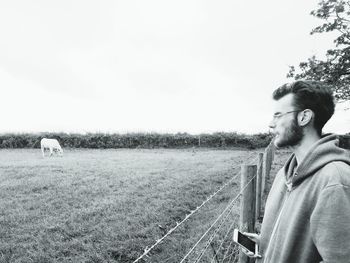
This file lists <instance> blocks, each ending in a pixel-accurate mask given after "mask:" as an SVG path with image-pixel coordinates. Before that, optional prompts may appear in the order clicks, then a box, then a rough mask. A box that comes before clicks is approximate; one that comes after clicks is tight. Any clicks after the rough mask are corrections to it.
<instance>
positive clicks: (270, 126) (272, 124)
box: [269, 119, 276, 129]
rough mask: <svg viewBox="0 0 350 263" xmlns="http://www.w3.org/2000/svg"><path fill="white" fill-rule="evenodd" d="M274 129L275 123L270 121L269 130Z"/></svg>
mask: <svg viewBox="0 0 350 263" xmlns="http://www.w3.org/2000/svg"><path fill="white" fill-rule="evenodd" d="M275 127H276V124H275V121H274V120H273V119H272V120H271V121H270V123H269V128H270V129H274V128H275Z"/></svg>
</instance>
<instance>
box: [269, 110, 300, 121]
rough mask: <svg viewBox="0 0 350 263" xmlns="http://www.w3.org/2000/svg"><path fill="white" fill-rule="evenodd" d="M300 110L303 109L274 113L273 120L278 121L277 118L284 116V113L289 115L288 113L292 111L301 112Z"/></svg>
mask: <svg viewBox="0 0 350 263" xmlns="http://www.w3.org/2000/svg"><path fill="white" fill-rule="evenodd" d="M299 111H301V110H291V111H287V112H284V113H280V112H279V113H275V114H274V115H273V121H276V120H278V119H279V118H281V117H282V116H284V115H287V114H289V113H292V112H299Z"/></svg>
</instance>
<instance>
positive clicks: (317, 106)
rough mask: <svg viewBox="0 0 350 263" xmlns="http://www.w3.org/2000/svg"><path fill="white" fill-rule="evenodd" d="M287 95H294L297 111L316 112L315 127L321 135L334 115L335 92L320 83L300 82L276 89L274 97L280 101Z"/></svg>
mask: <svg viewBox="0 0 350 263" xmlns="http://www.w3.org/2000/svg"><path fill="white" fill-rule="evenodd" d="M287 94H294V106H295V107H296V108H297V109H301V110H304V109H310V110H312V111H313V112H314V114H315V118H314V127H315V129H316V131H317V132H318V134H319V135H321V133H322V128H323V126H324V125H325V124H326V122H327V121H328V120H329V119H330V118H331V117H332V115H333V113H334V108H335V104H334V98H333V92H332V90H331V88H330V87H329V86H327V85H326V84H324V83H322V82H319V81H309V80H298V81H296V82H293V83H289V84H284V85H282V86H281V87H279V88H278V89H276V90H275V91H274V92H273V94H272V97H273V99H274V100H279V99H280V98H282V97H284V96H285V95H287Z"/></svg>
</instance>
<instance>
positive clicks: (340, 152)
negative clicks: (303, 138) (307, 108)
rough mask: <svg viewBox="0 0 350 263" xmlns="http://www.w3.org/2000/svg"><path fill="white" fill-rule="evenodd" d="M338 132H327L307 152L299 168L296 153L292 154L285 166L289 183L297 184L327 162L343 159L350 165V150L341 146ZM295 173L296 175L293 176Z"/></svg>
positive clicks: (342, 160)
mask: <svg viewBox="0 0 350 263" xmlns="http://www.w3.org/2000/svg"><path fill="white" fill-rule="evenodd" d="M338 145H339V139H338V136H337V135H336V134H325V135H323V136H322V138H321V139H320V140H318V141H317V142H316V143H315V144H314V145H313V146H312V147H311V148H310V149H309V151H308V152H307V154H306V155H305V158H304V159H303V160H302V161H301V163H300V164H299V166H298V167H297V169H296V170H295V167H296V166H297V160H296V156H295V154H292V155H291V157H290V158H289V159H288V161H287V162H286V164H285V166H284V168H283V169H284V174H285V175H286V181H287V185H288V184H290V185H291V186H296V185H298V184H300V183H301V182H302V181H303V180H305V178H307V177H309V176H310V175H313V174H314V173H315V172H317V171H318V170H319V169H321V168H322V167H324V166H325V165H326V164H328V163H330V162H333V161H341V162H345V163H347V164H349V165H350V151H347V150H345V149H342V148H340V147H339V146H338ZM293 175H294V176H293Z"/></svg>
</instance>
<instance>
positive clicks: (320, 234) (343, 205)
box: [310, 185, 350, 263]
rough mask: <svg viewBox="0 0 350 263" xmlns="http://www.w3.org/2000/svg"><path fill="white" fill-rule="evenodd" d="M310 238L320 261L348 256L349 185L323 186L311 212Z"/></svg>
mask: <svg viewBox="0 0 350 263" xmlns="http://www.w3.org/2000/svg"><path fill="white" fill-rule="evenodd" d="M310 224H311V234H312V239H313V241H314V243H315V245H316V247H317V250H318V252H319V253H320V255H321V257H322V259H323V262H325V263H326V262H327V263H328V262H338V263H343V262H344V263H345V262H349V260H350V187H349V186H345V185H333V186H328V187H327V188H325V189H323V190H322V192H321V194H320V196H319V199H318V201H317V203H316V207H315V209H314V211H313V213H312V215H311V221H310Z"/></svg>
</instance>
